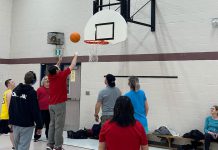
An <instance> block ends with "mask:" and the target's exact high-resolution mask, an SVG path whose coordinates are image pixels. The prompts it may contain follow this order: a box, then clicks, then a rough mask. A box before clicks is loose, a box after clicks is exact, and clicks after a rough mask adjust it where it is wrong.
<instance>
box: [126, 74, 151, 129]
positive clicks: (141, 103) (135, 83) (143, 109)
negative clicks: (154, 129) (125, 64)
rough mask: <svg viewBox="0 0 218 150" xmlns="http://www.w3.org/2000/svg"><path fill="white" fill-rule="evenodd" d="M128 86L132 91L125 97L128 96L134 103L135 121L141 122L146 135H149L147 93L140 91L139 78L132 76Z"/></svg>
mask: <svg viewBox="0 0 218 150" xmlns="http://www.w3.org/2000/svg"><path fill="white" fill-rule="evenodd" d="M128 85H129V87H130V91H129V92H128V93H126V94H125V96H128V97H129V98H130V100H131V102H132V105H133V108H134V117H135V119H136V120H138V121H139V122H141V124H142V125H143V127H144V128H145V131H146V133H148V123H147V114H148V108H149V107H148V101H147V98H146V96H145V92H144V91H143V90H141V89H140V84H139V79H138V77H135V76H131V77H130V78H129V82H128Z"/></svg>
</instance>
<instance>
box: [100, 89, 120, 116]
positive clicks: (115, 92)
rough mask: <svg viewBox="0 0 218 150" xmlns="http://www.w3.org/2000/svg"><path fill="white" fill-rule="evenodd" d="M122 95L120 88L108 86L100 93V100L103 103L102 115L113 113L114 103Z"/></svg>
mask: <svg viewBox="0 0 218 150" xmlns="http://www.w3.org/2000/svg"><path fill="white" fill-rule="evenodd" d="M119 96H121V92H120V89H118V88H117V87H109V86H107V87H106V88H104V89H103V90H101V91H100V92H99V94H98V101H100V102H101V103H102V115H113V111H114V105H115V102H116V100H117V98H118V97H119Z"/></svg>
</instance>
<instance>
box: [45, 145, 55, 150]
mask: <svg viewBox="0 0 218 150" xmlns="http://www.w3.org/2000/svg"><path fill="white" fill-rule="evenodd" d="M53 148H54V146H51V145H47V147H46V150H53Z"/></svg>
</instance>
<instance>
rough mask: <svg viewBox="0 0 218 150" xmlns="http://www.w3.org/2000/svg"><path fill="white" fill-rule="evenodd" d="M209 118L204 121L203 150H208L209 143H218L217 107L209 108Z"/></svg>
mask: <svg viewBox="0 0 218 150" xmlns="http://www.w3.org/2000/svg"><path fill="white" fill-rule="evenodd" d="M210 114H211V115H210V116H208V117H207V118H206V119H205V125H204V132H205V143H204V146H205V150H209V149H210V142H212V141H216V142H218V106H216V105H215V106H213V107H211V108H210Z"/></svg>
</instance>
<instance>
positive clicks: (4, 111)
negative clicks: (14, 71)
mask: <svg viewBox="0 0 218 150" xmlns="http://www.w3.org/2000/svg"><path fill="white" fill-rule="evenodd" d="M9 92H11V90H10V89H7V90H6V91H5V92H4V94H3V101H2V109H1V114H0V119H1V120H8V119H9V113H8V109H9V108H8V100H7V94H8V93H9Z"/></svg>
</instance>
